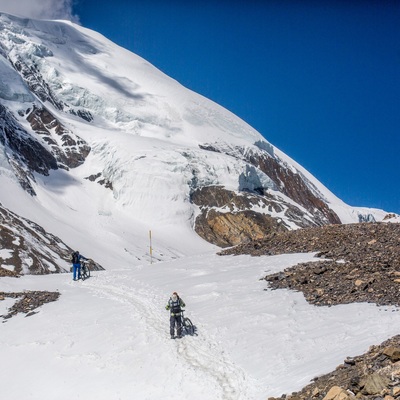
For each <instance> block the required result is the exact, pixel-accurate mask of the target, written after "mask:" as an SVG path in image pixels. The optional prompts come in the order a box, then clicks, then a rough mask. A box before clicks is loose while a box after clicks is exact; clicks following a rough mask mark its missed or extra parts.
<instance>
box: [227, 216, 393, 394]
mask: <svg viewBox="0 0 400 400" xmlns="http://www.w3.org/2000/svg"><path fill="white" fill-rule="evenodd" d="M301 252H316V257H318V258H320V259H321V260H320V261H317V262H309V263H303V264H299V265H296V266H294V267H291V268H287V269H285V270H284V271H283V272H280V273H277V274H272V275H268V276H266V277H265V279H266V280H267V281H268V282H269V287H270V289H269V290H277V289H291V290H296V291H301V292H302V293H303V294H304V296H305V298H306V300H307V301H308V302H309V303H311V304H314V305H316V306H334V305H336V304H348V303H353V302H371V303H376V304H378V305H392V306H397V307H399V306H400V224H396V223H393V224H392V223H363V224H352V225H329V226H323V227H319V228H307V229H300V230H297V231H290V232H280V233H273V234H270V235H269V236H268V237H266V238H265V239H262V240H258V241H253V242H252V243H248V244H244V245H239V246H236V247H234V248H231V249H227V250H224V251H222V252H221V253H220V254H221V255H228V254H231V255H232V254H235V255H239V254H251V255H253V256H260V255H274V254H284V253H301ZM353 356H354V355H350V357H349V358H348V359H347V360H345V362H344V363H343V364H342V365H340V366H339V367H338V368H337V369H336V370H335V371H334V372H332V373H330V374H327V375H324V376H322V377H318V378H316V379H315V380H314V382H313V383H311V384H310V385H308V386H307V387H305V388H304V389H303V390H301V391H300V392H298V393H293V394H291V395H282V397H281V399H292V400H309V399H316V400H347V399H353V398H358V399H368V400H370V399H371V400H372V399H374V400H378V399H379V400H383V399H385V400H392V399H395V398H400V336H396V337H394V338H392V339H390V340H388V341H387V342H385V343H382V344H381V345H378V346H372V347H371V349H370V351H369V352H368V353H366V354H364V355H360V356H356V357H353ZM273 399H274V398H271V400H273Z"/></svg>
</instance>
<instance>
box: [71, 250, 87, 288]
mask: <svg viewBox="0 0 400 400" xmlns="http://www.w3.org/2000/svg"><path fill="white" fill-rule="evenodd" d="M81 260H87V258H86V257H84V256H83V255H82V254H79V251H78V250H77V251H75V252H73V253H72V256H71V261H72V270H73V279H74V281H76V280H78V279H81ZM77 272H78V279H76V275H77V274H76V273H77Z"/></svg>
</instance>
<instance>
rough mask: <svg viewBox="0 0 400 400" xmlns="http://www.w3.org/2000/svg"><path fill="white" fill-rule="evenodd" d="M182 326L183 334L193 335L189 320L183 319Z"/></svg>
mask: <svg viewBox="0 0 400 400" xmlns="http://www.w3.org/2000/svg"><path fill="white" fill-rule="evenodd" d="M182 325H183V328H184V329H185V332H186V333H187V334H188V335H193V333H194V332H193V331H194V329H193V324H192V321H191V320H190V319H189V318H186V317H184V318H183V321H182Z"/></svg>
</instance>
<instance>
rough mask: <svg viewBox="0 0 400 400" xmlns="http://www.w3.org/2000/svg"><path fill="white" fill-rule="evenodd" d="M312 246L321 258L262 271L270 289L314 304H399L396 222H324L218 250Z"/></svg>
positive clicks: (399, 231)
mask: <svg viewBox="0 0 400 400" xmlns="http://www.w3.org/2000/svg"><path fill="white" fill-rule="evenodd" d="M304 252H316V253H317V254H316V256H317V257H319V258H320V259H321V261H318V262H309V263H303V264H299V265H296V266H294V267H291V268H287V269H285V270H284V271H283V272H279V273H276V274H272V275H268V276H266V278H265V279H266V280H267V281H268V282H269V285H270V287H271V288H272V289H282V288H288V289H292V290H297V291H301V292H303V294H304V296H305V298H306V299H307V301H309V302H310V303H312V304H315V305H335V304H348V303H354V302H372V303H376V304H378V305H395V306H399V305H400V224H387V223H363V224H350V225H327V226H323V227H318V228H307V229H300V230H297V231H289V232H281V233H275V234H271V235H269V236H268V237H266V238H265V239H263V240H259V241H254V242H252V243H247V244H244V245H240V246H237V247H234V248H231V249H227V250H224V251H222V252H221V253H220V254H222V255H227V254H236V255H238V254H251V255H253V256H259V255H275V254H285V253H304Z"/></svg>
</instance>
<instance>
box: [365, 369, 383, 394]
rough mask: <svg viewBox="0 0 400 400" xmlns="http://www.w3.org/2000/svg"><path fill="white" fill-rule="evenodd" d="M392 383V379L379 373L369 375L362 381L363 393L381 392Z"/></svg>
mask: <svg viewBox="0 0 400 400" xmlns="http://www.w3.org/2000/svg"><path fill="white" fill-rule="evenodd" d="M389 383H390V379H389V378H387V377H386V376H382V375H378V374H377V373H374V374H371V375H367V376H366V377H365V378H363V380H362V381H361V387H362V393H363V394H365V395H376V394H380V393H381V392H382V390H384V389H386V388H387V386H388V385H389Z"/></svg>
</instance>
